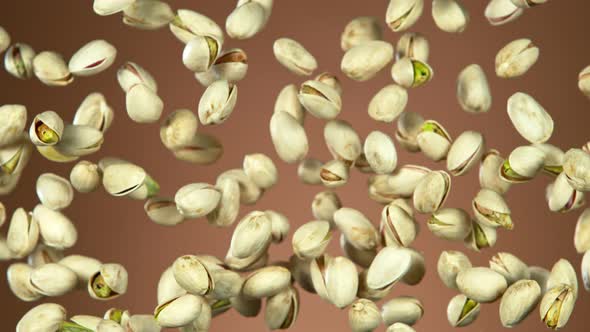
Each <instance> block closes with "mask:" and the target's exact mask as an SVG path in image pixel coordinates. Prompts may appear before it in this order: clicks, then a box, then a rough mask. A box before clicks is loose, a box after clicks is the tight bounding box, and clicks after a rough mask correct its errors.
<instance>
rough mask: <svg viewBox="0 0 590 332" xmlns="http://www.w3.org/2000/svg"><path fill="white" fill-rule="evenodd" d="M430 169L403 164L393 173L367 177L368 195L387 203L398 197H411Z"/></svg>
mask: <svg viewBox="0 0 590 332" xmlns="http://www.w3.org/2000/svg"><path fill="white" fill-rule="evenodd" d="M428 173H430V170H429V169H427V168H425V167H422V166H418V165H404V166H402V167H400V168H399V169H397V170H396V171H395V172H394V173H393V174H391V175H387V174H380V175H376V176H372V177H370V178H369V197H371V199H373V200H375V201H377V202H379V203H383V204H387V203H391V202H393V201H394V200H396V199H399V198H411V197H412V195H413V194H414V191H415V189H416V186H417V185H418V183H419V182H420V181H421V180H422V178H424V177H425V176H426V175H427V174H428Z"/></svg>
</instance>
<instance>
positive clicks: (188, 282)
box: [172, 255, 215, 295]
mask: <svg viewBox="0 0 590 332" xmlns="http://www.w3.org/2000/svg"><path fill="white" fill-rule="evenodd" d="M172 273H173V274H174V279H176V282H177V283H178V284H179V285H180V286H181V287H182V288H184V289H185V290H186V291H187V292H189V293H191V294H195V295H207V294H208V293H210V292H211V291H212V290H213V288H214V287H215V281H214V280H213V278H212V276H211V273H210V272H209V270H208V269H207V268H206V267H205V265H204V264H203V263H202V262H201V261H200V260H199V259H198V257H197V256H193V255H184V256H181V257H179V258H177V259H176V260H175V261H174V264H172Z"/></svg>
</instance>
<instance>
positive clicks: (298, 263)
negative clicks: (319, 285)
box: [289, 255, 315, 293]
mask: <svg viewBox="0 0 590 332" xmlns="http://www.w3.org/2000/svg"><path fill="white" fill-rule="evenodd" d="M310 263H311V260H306V259H301V258H299V257H297V256H296V255H291V257H290V258H289V271H291V276H292V277H293V280H294V281H295V282H297V284H298V285H299V286H301V288H303V289H304V290H306V291H307V292H309V293H315V289H314V288H313V282H312V281H311V274H310V271H309V268H310Z"/></svg>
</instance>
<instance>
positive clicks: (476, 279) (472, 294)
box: [457, 267, 508, 303]
mask: <svg viewBox="0 0 590 332" xmlns="http://www.w3.org/2000/svg"><path fill="white" fill-rule="evenodd" d="M457 286H458V287H459V290H460V291H461V293H463V294H464V295H465V296H467V297H468V298H470V299H473V300H474V301H477V302H480V303H487V302H494V301H495V300H497V299H498V298H500V296H502V294H503V293H504V291H506V288H507V287H508V284H507V283H506V279H504V277H503V276H502V275H501V274H500V273H498V272H496V271H494V270H492V269H488V268H485V267H472V268H468V269H464V270H462V271H460V272H459V274H458V275H457Z"/></svg>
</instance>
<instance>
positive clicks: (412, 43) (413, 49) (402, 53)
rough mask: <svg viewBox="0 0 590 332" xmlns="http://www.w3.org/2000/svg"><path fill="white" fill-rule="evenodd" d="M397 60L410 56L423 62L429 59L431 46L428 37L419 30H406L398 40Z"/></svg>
mask: <svg viewBox="0 0 590 332" xmlns="http://www.w3.org/2000/svg"><path fill="white" fill-rule="evenodd" d="M395 49H396V53H395V58H396V60H399V59H403V58H405V57H408V58H410V59H416V60H419V61H422V62H427V61H428V55H429V53H430V46H429V44H428V40H427V39H426V37H425V36H424V35H422V34H420V33H417V32H406V33H404V34H403V35H401V37H400V38H399V39H398V41H397V45H396V48H395Z"/></svg>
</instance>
